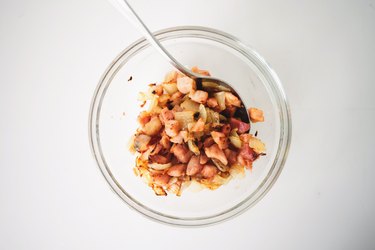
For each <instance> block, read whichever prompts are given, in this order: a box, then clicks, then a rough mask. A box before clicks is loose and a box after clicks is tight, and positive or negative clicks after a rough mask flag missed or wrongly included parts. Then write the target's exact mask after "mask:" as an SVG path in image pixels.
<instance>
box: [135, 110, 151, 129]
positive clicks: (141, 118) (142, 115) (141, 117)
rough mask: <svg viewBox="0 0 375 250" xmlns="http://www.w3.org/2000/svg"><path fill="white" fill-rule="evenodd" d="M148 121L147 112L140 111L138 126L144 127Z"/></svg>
mask: <svg viewBox="0 0 375 250" xmlns="http://www.w3.org/2000/svg"><path fill="white" fill-rule="evenodd" d="M150 120H151V115H150V114H149V113H148V112H147V111H142V112H141V113H140V114H139V115H138V122H139V124H141V126H144V125H145V124H146V123H148V122H149V121H150Z"/></svg>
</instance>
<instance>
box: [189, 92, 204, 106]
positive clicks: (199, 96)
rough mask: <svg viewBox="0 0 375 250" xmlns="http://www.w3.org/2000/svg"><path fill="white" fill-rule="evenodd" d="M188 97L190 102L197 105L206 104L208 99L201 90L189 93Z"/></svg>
mask: <svg viewBox="0 0 375 250" xmlns="http://www.w3.org/2000/svg"><path fill="white" fill-rule="evenodd" d="M189 97H190V99H191V100H193V101H194V102H197V103H202V104H204V103H206V101H207V98H208V93H207V92H206V91H203V90H197V91H194V92H190V94H189Z"/></svg>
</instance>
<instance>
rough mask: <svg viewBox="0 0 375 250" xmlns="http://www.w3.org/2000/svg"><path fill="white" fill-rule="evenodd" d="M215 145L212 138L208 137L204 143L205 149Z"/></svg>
mask: <svg viewBox="0 0 375 250" xmlns="http://www.w3.org/2000/svg"><path fill="white" fill-rule="evenodd" d="M214 143H215V141H214V139H213V138H212V137H207V138H206V139H205V140H204V142H203V147H205V148H208V147H211V146H212V145H213V144H214Z"/></svg>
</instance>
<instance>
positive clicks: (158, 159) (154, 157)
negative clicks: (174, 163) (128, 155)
mask: <svg viewBox="0 0 375 250" xmlns="http://www.w3.org/2000/svg"><path fill="white" fill-rule="evenodd" d="M150 160H151V162H155V163H159V164H167V163H168V162H170V160H169V159H168V157H165V156H162V155H151V156H150Z"/></svg>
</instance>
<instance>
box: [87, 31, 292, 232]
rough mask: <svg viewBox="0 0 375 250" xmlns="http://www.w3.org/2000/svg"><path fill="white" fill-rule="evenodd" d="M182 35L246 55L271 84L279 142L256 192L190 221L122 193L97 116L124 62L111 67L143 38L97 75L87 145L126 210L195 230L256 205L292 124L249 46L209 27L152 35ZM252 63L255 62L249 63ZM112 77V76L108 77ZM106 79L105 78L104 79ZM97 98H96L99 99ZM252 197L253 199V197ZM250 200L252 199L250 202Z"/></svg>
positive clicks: (283, 154)
mask: <svg viewBox="0 0 375 250" xmlns="http://www.w3.org/2000/svg"><path fill="white" fill-rule="evenodd" d="M182 34H183V35H184V36H185V37H199V38H206V39H208V38H209V39H210V40H213V41H217V42H220V43H223V44H225V45H228V46H229V47H231V48H233V49H235V50H237V51H238V52H240V53H241V54H243V55H244V56H245V57H247V59H249V60H250V56H251V57H252V58H253V59H254V58H255V59H257V60H258V62H257V63H258V65H256V66H257V67H258V68H259V69H260V70H261V71H262V73H263V75H264V76H265V77H266V76H267V77H269V78H270V79H268V80H267V82H269V83H271V86H270V87H271V89H272V92H273V94H275V97H277V98H278V99H277V101H278V106H279V109H280V108H281V110H280V112H279V113H280V115H279V118H280V126H281V128H280V139H279V145H278V150H277V154H276V156H275V159H274V160H273V164H272V167H271V168H270V170H269V172H268V174H267V176H266V177H265V178H264V180H263V182H262V183H261V184H260V185H259V186H258V187H257V189H256V190H255V191H254V192H253V193H252V194H250V195H249V196H247V197H246V198H245V199H244V200H243V201H242V202H240V203H238V204H236V205H235V206H233V207H231V208H230V209H227V210H225V211H223V212H220V213H218V214H214V215H212V216H206V217H194V218H193V217H191V218H180V217H176V216H170V215H165V214H162V213H160V212H158V211H155V210H153V209H150V208H148V207H146V206H144V205H142V204H141V203H139V202H138V201H137V200H135V199H133V198H132V197H131V196H130V195H128V194H127V192H126V190H124V188H123V187H122V186H121V185H120V184H119V183H118V182H117V180H116V178H115V177H114V176H113V174H112V172H111V170H110V168H109V167H108V165H107V163H106V162H105V158H104V155H103V152H102V150H101V145H100V136H99V124H98V122H99V117H100V108H101V104H102V101H103V97H104V96H105V92H106V90H107V88H108V86H109V85H110V83H111V80H112V78H113V76H114V75H115V74H116V73H117V70H119V69H120V68H121V67H122V65H123V64H125V63H126V61H127V60H125V61H123V62H122V63H121V64H120V66H119V67H117V69H114V66H116V65H117V63H118V62H119V61H120V60H121V59H122V58H123V57H124V56H126V55H127V54H129V55H130V57H129V58H128V59H130V58H131V56H133V55H135V54H134V53H137V52H138V51H141V50H143V49H144V48H146V47H148V46H150V45H149V43H148V42H147V41H146V39H145V38H140V39H138V40H137V41H135V42H133V43H132V44H131V45H129V46H128V47H127V48H125V49H124V50H123V51H121V53H119V55H118V56H117V57H116V58H115V59H114V60H113V61H112V62H111V63H110V64H109V66H108V67H107V69H106V70H105V72H104V73H103V75H102V76H101V78H100V80H99V83H98V85H97V86H96V89H95V91H94V95H93V98H92V101H91V106H90V111H89V124H88V125H89V129H88V132H89V143H90V148H91V151H92V154H93V156H94V159H95V161H96V163H97V165H98V167H99V169H100V171H101V173H102V174H103V176H104V178H105V179H106V181H107V183H108V184H109V186H110V187H111V189H112V190H113V191H114V192H115V193H116V194H117V195H118V197H119V198H121V200H123V201H124V202H125V203H126V204H127V205H128V206H129V207H131V208H132V209H134V210H136V211H137V212H139V213H141V214H142V215H144V216H146V217H147V218H150V219H152V220H154V221H157V222H162V223H165V224H168V225H174V226H184V227H192V226H194V227H197V226H206V225H212V224H217V223H219V222H222V221H225V220H228V219H230V218H233V217H235V216H238V215H239V214H241V213H243V212H245V211H246V210H248V209H249V208H251V207H252V206H254V205H255V204H256V203H258V202H259V201H260V200H261V199H262V198H263V197H264V196H265V195H266V194H267V193H268V192H269V190H270V189H271V188H272V186H273V185H274V183H275V182H276V180H277V179H278V177H279V175H280V173H281V172H282V170H283V167H284V165H285V162H286V159H287V155H288V152H289V148H290V144H291V136H292V121H291V113H290V108H289V103H288V100H287V97H286V94H285V91H284V89H283V87H282V84H281V81H280V79H279V78H278V76H277V74H276V73H275V71H274V70H273V69H272V68H271V67H270V65H269V64H268V63H267V62H266V61H265V59H264V58H263V57H262V56H260V54H259V53H258V52H256V51H255V50H254V49H253V48H252V47H251V46H248V45H245V44H244V43H243V42H241V41H240V40H239V39H238V38H236V37H234V36H232V35H230V34H228V33H226V32H223V31H220V30H216V29H213V28H208V27H202V26H176V27H171V28H167V29H162V30H159V31H157V32H154V35H155V36H156V37H157V38H158V39H159V40H161V41H163V40H168V39H171V38H172V39H173V37H174V36H176V37H179V38H180V37H182ZM252 62H253V63H254V64H257V63H256V62H254V61H252ZM111 76H112V77H111ZM108 77H109V78H108ZM99 97H100V98H99ZM261 189H262V190H261ZM254 195H256V197H255V198H254ZM250 198H254V199H253V200H250Z"/></svg>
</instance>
